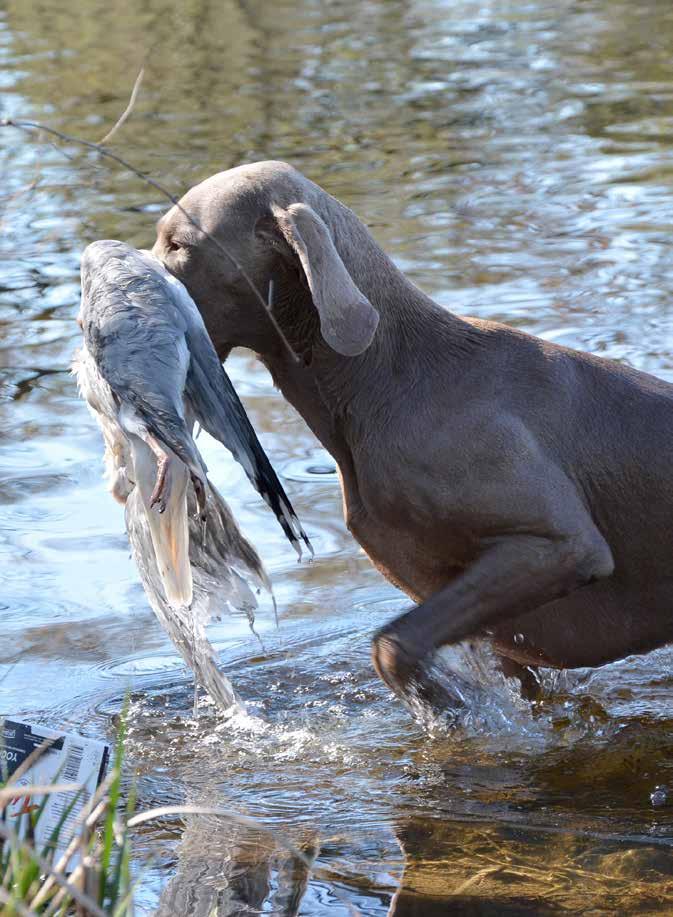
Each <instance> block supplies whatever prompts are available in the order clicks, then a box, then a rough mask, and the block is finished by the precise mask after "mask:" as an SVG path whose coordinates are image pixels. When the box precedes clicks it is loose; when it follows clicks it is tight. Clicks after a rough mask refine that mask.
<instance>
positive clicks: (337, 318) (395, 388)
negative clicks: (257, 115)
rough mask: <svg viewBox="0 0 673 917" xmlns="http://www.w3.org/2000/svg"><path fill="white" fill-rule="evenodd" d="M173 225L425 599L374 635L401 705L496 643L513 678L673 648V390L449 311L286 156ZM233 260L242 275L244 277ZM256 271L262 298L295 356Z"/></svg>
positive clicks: (371, 539) (195, 291) (212, 321)
mask: <svg viewBox="0 0 673 917" xmlns="http://www.w3.org/2000/svg"><path fill="white" fill-rule="evenodd" d="M180 206H181V207H183V208H184V209H185V210H186V211H187V212H188V213H189V214H190V215H191V216H192V217H193V218H194V219H195V221H196V222H197V223H198V224H199V227H200V229H203V230H206V231H207V232H209V233H210V234H212V235H213V236H214V237H215V239H217V241H218V243H219V245H218V244H216V243H214V242H213V240H212V239H210V238H208V237H207V236H206V235H204V233H203V232H201V231H200V230H199V229H197V228H196V227H195V226H194V225H193V224H192V223H190V221H189V219H188V218H187V217H186V216H185V214H184V213H183V212H181V210H180V208H179V207H173V209H172V210H170V212H169V213H167V214H166V215H165V216H164V217H163V218H162V219H161V220H160V222H159V224H158V236H157V241H156V244H155V246H154V250H153V251H154V254H155V255H156V256H158V257H159V258H160V259H161V260H162V261H163V262H164V264H165V265H166V267H167V268H168V269H169V270H170V271H171V272H172V273H174V274H175V275H176V276H177V277H179V278H180V280H182V281H183V282H184V283H185V284H186V285H187V287H188V289H189V291H190V292H191V294H192V296H193V297H194V299H195V301H196V303H197V305H198V307H199V309H200V310H201V312H202V314H203V317H204V319H205V322H206V325H207V327H208V330H209V332H210V334H211V336H212V338H213V342H214V344H215V347H216V349H217V352H218V355H219V356H220V358H221V359H222V360H224V359H226V357H227V355H228V354H229V352H230V351H231V349H232V347H234V346H239V345H240V346H243V347H248V348H250V349H251V350H253V351H255V352H256V353H257V354H258V355H259V357H260V359H261V360H262V362H263V363H264V364H265V365H266V366H267V367H268V369H269V371H270V372H271V375H272V376H273V379H274V381H275V383H276V384H277V385H278V386H279V388H280V390H281V391H282V393H283V395H284V396H285V397H286V398H287V400H288V401H289V402H290V403H291V404H292V405H294V407H295V408H296V409H297V410H298V411H299V413H300V414H301V415H302V417H303V418H304V419H305V421H306V422H307V424H308V425H309V427H310V428H311V430H312V431H313V432H314V433H315V435H316V436H317V437H318V439H319V440H320V442H321V443H322V444H323V446H324V447H325V448H326V449H327V450H328V451H329V452H330V453H331V454H332V456H333V457H334V459H335V460H336V462H337V464H338V466H339V472H340V479H341V486H342V490H343V506H344V514H345V519H346V523H347V525H348V528H349V530H350V532H351V533H352V534H353V535H354V537H355V538H356V539H357V540H358V541H359V542H360V544H361V545H362V546H363V548H364V549H365V551H366V552H367V554H368V555H369V557H370V558H371V560H372V562H373V563H374V564H375V566H376V567H377V568H378V569H379V570H380V571H381V573H383V575H384V576H385V577H387V578H388V579H389V580H390V581H391V582H392V583H394V584H395V585H396V586H398V587H400V588H401V589H403V590H404V591H405V592H406V593H407V594H408V595H409V596H411V598H412V599H413V600H414V602H416V603H418V604H416V606H415V607H413V608H412V609H411V611H408V612H407V613H406V614H403V615H401V616H400V617H398V618H396V619H395V620H394V621H393V622H392V623H390V624H388V625H387V626H385V627H384V628H383V629H381V630H380V631H379V632H378V633H377V634H376V635H375V637H374V641H373V659H374V665H375V666H376V669H377V671H378V672H379V674H380V675H381V677H382V678H383V679H384V681H386V682H387V684H388V685H389V686H390V687H391V688H392V689H393V690H394V691H396V692H397V693H398V694H400V695H401V696H402V697H408V693H409V691H408V689H409V688H410V687H411V686H412V685H414V684H415V685H421V686H422V685H423V684H424V683H428V682H432V679H431V677H430V676H429V674H428V667H427V663H428V662H429V660H430V659H431V658H432V653H433V651H434V650H435V649H437V648H438V647H441V646H443V645H446V644H450V643H455V642H456V641H460V640H463V639H464V638H468V637H472V636H475V637H476V636H482V637H483V636H486V637H488V638H490V640H491V642H492V645H493V647H494V649H495V650H496V652H497V653H498V654H499V656H500V657H501V658H502V659H503V667H504V669H505V671H506V672H507V673H509V674H518V675H519V677H521V678H522V681H524V674H525V672H526V669H524V667H528V666H530V667H536V666H551V667H555V668H574V667H579V666H596V665H601V664H603V663H606V662H610V661H612V660H615V659H620V658H622V657H624V656H626V655H628V654H630V653H643V652H646V651H648V650H651V649H653V648H655V647H658V646H661V645H663V644H665V643H668V642H670V641H673V386H672V385H669V384H667V383H665V382H662V381H660V380H658V379H656V378H653V377H652V376H649V375H646V374H645V373H642V372H637V371H636V370H634V369H631V368H629V367H628V366H623V365H621V364H619V363H615V362H612V361H610V360H603V359H599V358H597V357H594V356H592V355H590V354H586V353H581V352H578V351H574V350H570V349H568V348H566V347H560V346H557V345H555V344H550V343H547V342H545V341H543V340H540V339H539V338H536V337H533V336H531V335H528V334H524V333H522V332H521V331H518V330H516V329H514V328H509V327H507V326H505V325H500V324H496V323H494V322H488V321H481V320H477V319H472V318H462V317H458V316H456V315H453V314H451V313H450V312H448V311H446V310H445V309H442V308H440V307H439V306H438V305H437V304H436V303H434V302H433V301H432V300H431V299H430V298H429V297H428V296H426V295H425V294H424V293H423V292H422V291H421V290H419V289H418V288H417V287H416V286H414V284H413V283H411V281H409V280H408V279H407V278H406V277H405V276H404V274H403V273H401V272H400V271H399V270H398V269H397V268H396V267H395V265H394V264H393V263H392V261H391V260H390V259H389V258H388V257H387V256H386V255H385V253H384V252H383V251H382V250H381V249H380V248H379V246H378V245H377V244H376V242H375V241H374V239H373V238H372V236H371V235H370V234H369V232H368V231H367V229H366V228H365V226H364V225H363V224H362V223H361V222H360V220H359V219H358V218H357V217H356V216H355V214H354V213H352V211H350V210H349V209H348V208H347V207H345V206H344V205H343V204H341V203H340V202H339V201H337V200H336V199H335V198H333V197H331V196H330V195H329V194H327V193H326V192H325V191H323V190H322V189H321V188H320V187H318V186H317V185H315V184H314V183H313V182H311V181H309V180H308V179H307V178H305V177H304V176H303V175H302V174H301V173H300V172H298V171H296V170H295V169H294V168H292V167H291V166H289V165H287V164H285V163H282V162H259V163H255V164H253V165H245V166H240V167H238V168H235V169H230V170H229V171H226V172H221V173H220V174H218V175H215V176H213V177H211V178H209V179H207V180H206V181H204V182H203V183H201V184H199V185H197V186H196V187H195V188H192V189H191V190H190V191H189V192H188V193H187V194H186V195H185V196H184V197H183V198H182V200H181V202H180ZM220 246H223V247H224V248H225V249H227V250H228V251H229V252H230V253H231V254H232V255H233V257H234V258H235V260H236V261H237V262H238V267H235V266H233V264H232V262H231V260H229V259H228V258H226V257H225V256H224V254H223V252H222V249H221V247H220ZM240 268H243V271H244V272H245V273H246V274H247V275H248V276H249V278H250V279H252V281H253V282H254V284H255V285H256V286H257V287H258V288H259V289H260V290H263V291H266V290H267V289H268V288H269V281H273V286H274V289H275V295H274V299H273V314H274V316H275V319H276V320H277V322H278V324H279V325H280V327H281V328H282V330H283V332H284V334H285V336H286V338H287V340H288V341H289V342H290V344H291V345H292V348H293V349H294V351H295V353H296V354H297V355H298V356H299V360H293V359H292V358H291V355H290V353H289V351H288V349H287V348H286V347H285V346H284V345H283V342H282V339H281V338H280V336H279V334H278V333H277V331H276V330H275V329H274V327H273V325H272V323H271V321H270V319H269V316H268V315H267V314H266V313H265V311H264V309H263V308H262V307H261V306H260V304H259V302H258V300H257V299H256V298H255V296H254V294H253V293H252V291H251V288H250V285H249V283H248V282H247V280H246V278H245V276H244V274H243V273H242V272H241V270H240Z"/></svg>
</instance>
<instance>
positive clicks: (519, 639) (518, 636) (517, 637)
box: [514, 634, 524, 645]
mask: <svg viewBox="0 0 673 917" xmlns="http://www.w3.org/2000/svg"><path fill="white" fill-rule="evenodd" d="M523 641H524V636H523V634H514V642H515V643H518V644H519V645H521V644H522V643H523Z"/></svg>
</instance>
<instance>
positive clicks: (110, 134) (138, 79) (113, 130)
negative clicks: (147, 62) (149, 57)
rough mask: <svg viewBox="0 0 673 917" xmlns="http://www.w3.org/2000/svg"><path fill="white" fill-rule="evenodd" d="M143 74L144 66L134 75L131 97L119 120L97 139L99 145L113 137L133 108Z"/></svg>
mask: <svg viewBox="0 0 673 917" xmlns="http://www.w3.org/2000/svg"><path fill="white" fill-rule="evenodd" d="M144 75H145V68H144V67H141V68H140V73H139V74H138V76H137V77H136V81H135V83H134V84H133V89H132V90H131V98H130V99H129V104H128V105H127V106H126V108H125V109H124V111H123V112H122V114H121V115H120V117H119V120H118V121H117V123H116V124H115V125H114V127H112V128H111V129H110V130H109V131H108V132H107V134H106V135H105V136H104V137H103V139H102V140H99V141H98V143H99V145H100V146H102V145H103V144H104V143H107V142H108V141H109V140H111V139H112V138H113V137H114V135H115V134H116V133H117V131H118V130H119V128H120V127H121V126H122V125H123V124H124V122H125V121H126V120H127V118H128V117H129V115H130V114H131V112H132V111H133V108H134V106H135V104H136V99H137V98H138V90H139V89H140V84H141V83H142V81H143V77H144Z"/></svg>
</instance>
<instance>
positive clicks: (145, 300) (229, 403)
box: [73, 240, 313, 694]
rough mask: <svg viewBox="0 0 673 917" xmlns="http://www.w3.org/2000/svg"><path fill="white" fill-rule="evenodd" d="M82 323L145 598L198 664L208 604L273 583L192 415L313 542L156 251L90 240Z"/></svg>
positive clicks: (83, 386) (240, 599)
mask: <svg viewBox="0 0 673 917" xmlns="http://www.w3.org/2000/svg"><path fill="white" fill-rule="evenodd" d="M78 323H79V324H80V326H81V328H82V332H83V336H84V343H83V346H82V348H81V349H80V351H79V352H78V354H77V355H76V357H75V361H74V364H73V368H74V371H75V373H76V375H77V379H78V385H79V388H80V392H81V394H82V396H83V397H84V399H85V400H86V402H87V404H88V405H89V407H90V408H91V410H92V412H93V414H94V416H95V417H96V419H97V421H98V423H99V425H100V427H101V430H102V433H103V437H104V440H105V446H106V449H105V460H106V468H107V474H108V477H109V479H110V490H111V492H112V494H113V496H114V497H115V498H116V499H117V500H118V501H120V502H121V503H123V504H125V507H126V527H127V531H128V533H129V538H130V541H131V545H132V549H133V554H134V558H135V560H136V563H137V565H138V568H139V571H140V574H141V578H142V580H143V586H144V587H145V591H146V593H147V595H148V598H149V600H150V603H151V604H152V607H153V608H154V611H155V612H156V614H157V616H158V617H159V619H160V621H161V622H162V624H163V625H164V626H165V627H166V628H167V629H168V630H169V633H170V634H171V637H172V638H173V640H174V641H175V642H176V645H177V646H178V649H179V650H180V652H181V654H182V655H183V658H185V660H186V661H188V662H189V664H190V665H192V666H193V658H192V657H193V656H194V646H192V647H191V648H190V646H189V644H190V641H191V642H192V643H195V641H196V637H195V634H197V631H198V630H199V627H202V625H203V624H204V623H205V620H206V619H207V618H208V617H210V616H211V615H212V610H213V605H214V606H215V607H216V608H221V606H222V604H223V603H229V604H231V605H233V606H234V607H236V608H242V609H243V610H245V611H246V612H247V613H248V614H250V612H251V610H252V609H253V608H254V607H255V604H256V602H255V599H254V595H253V592H252V591H251V589H250V586H249V585H248V582H252V584H253V585H254V586H260V585H261V586H264V587H269V581H268V577H267V575H266V573H265V571H264V568H263V566H262V563H261V561H260V558H259V556H258V555H257V552H256V551H255V549H254V548H253V547H252V545H251V544H250V543H249V542H248V541H247V540H246V539H245V538H244V536H243V535H242V534H241V532H240V530H239V528H238V526H237V524H236V521H235V519H234V518H233V516H232V514H231V512H230V510H229V508H228V507H227V505H226V503H225V502H224V500H223V499H222V497H221V496H220V495H219V494H218V493H217V491H216V490H215V488H214V487H213V486H212V484H211V483H210V482H209V480H208V478H207V468H206V465H205V463H204V461H203V458H202V457H201V455H200V453H199V450H198V449H197V447H196V444H195V442H194V439H193V436H192V431H193V429H194V425H195V423H196V422H197V421H198V422H199V423H200V425H201V426H202V427H203V428H204V429H205V430H207V431H208V433H210V434H211V436H213V437H214V438H216V439H217V440H219V441H220V442H221V443H222V444H223V445H225V446H226V448H227V449H229V451H230V452H231V453H232V455H233V456H234V458H235V459H236V460H237V461H238V462H239V463H240V464H241V465H242V467H243V468H244V470H245V472H246V475H247V476H248V478H249V480H250V481H251V483H252V484H253V486H254V487H255V489H256V490H257V491H258V492H259V493H260V494H261V496H262V497H263V498H264V500H265V501H266V502H267V504H268V505H269V506H270V508H271V509H272V510H273V512H274V513H275V515H276V517H277V519H278V521H279V523H280V525H281V527H282V529H283V531H284V533H285V535H286V536H287V538H288V539H289V540H290V542H291V543H292V545H293V546H294V547H295V549H296V550H297V552H298V553H299V555H300V556H301V544H302V543H303V544H304V545H305V546H306V547H307V548H308V549H309V551H310V552H311V553H313V552H312V548H311V545H310V542H309V540H308V538H307V536H306V533H305V532H304V530H303V528H302V527H301V525H300V523H299V521H298V519H297V516H296V514H295V512H294V510H293V509H292V505H291V504H290V501H289V499H288V497H287V495H286V494H285V491H284V490H283V487H282V485H281V484H280V481H279V480H278V478H277V476H276V474H275V472H274V470H273V468H272V467H271V464H270V462H269V460H268V458H267V456H266V454H265V452H264V450H263V449H262V446H261V445H260V443H259V441H258V439H257V436H256V434H255V431H254V430H253V428H252V425H251V424H250V421H249V420H248V417H247V415H246V413H245V410H244V408H243V406H242V404H241V402H240V400H239V399H238V396H237V395H236V392H235V391H234V388H233V386H232V384H231V382H230V380H229V378H228V377H227V375H226V374H225V372H224V369H223V368H222V365H221V363H220V361H219V359H218V357H217V355H216V353H215V350H214V348H213V346H212V344H211V341H210V338H209V337H208V333H207V331H206V329H205V326H204V324H203V320H202V319H201V316H200V314H199V312H198V310H197V308H196V306H195V305H194V303H193V301H192V299H191V297H190V296H189V294H188V293H187V291H186V290H185V288H184V287H183V286H182V284H181V283H180V281H178V280H177V279H176V278H174V277H172V276H171V275H170V274H169V273H168V272H167V271H166V270H165V269H164V268H163V266H162V265H161V264H160V262H158V261H157V260H156V259H155V258H154V257H153V256H152V255H151V254H150V253H149V252H142V251H137V250H136V249H133V248H131V247H130V246H128V245H126V244H124V243H122V242H116V241H111V240H106V241H100V242H94V243H93V244H92V245H89V246H88V247H87V248H86V250H85V251H84V254H83V257H82V301H81V307H80V312H79V315H78ZM195 597H196V598H197V599H198V601H197V602H196V605H197V606H198V607H196V608H192V603H193V599H194V598H195ZM204 639H205V636H204ZM197 642H198V641H197ZM208 655H209V656H210V657H212V652H209V654H208ZM187 657H189V658H187ZM190 660H191V661H190ZM213 665H214V663H213ZM211 694H212V691H211Z"/></svg>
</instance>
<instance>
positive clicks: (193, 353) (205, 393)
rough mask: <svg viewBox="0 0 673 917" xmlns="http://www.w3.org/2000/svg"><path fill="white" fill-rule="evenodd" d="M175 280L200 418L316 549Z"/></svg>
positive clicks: (189, 386)
mask: <svg viewBox="0 0 673 917" xmlns="http://www.w3.org/2000/svg"><path fill="white" fill-rule="evenodd" d="M168 276H169V277H170V275H168ZM169 283H170V289H171V293H172V298H173V302H174V303H175V306H176V308H178V309H179V310H180V311H181V313H182V315H183V317H184V319H185V325H186V330H185V336H186V340H187V346H188V347H189V355H190V360H189V369H188V371H187V380H186V393H187V397H188V398H189V400H190V402H191V405H192V408H193V410H194V413H195V415H196V417H197V419H198V421H199V423H200V424H201V426H202V427H203V428H204V429H205V430H207V431H208V433H210V435H211V436H214V437H215V439H217V440H219V442H221V443H222V444H223V445H224V446H226V448H227V449H228V450H229V451H230V452H231V454H232V455H233V457H234V458H235V459H236V461H237V462H239V464H240V465H242V467H243V469H244V471H245V473H246V475H247V476H248V478H249V480H250V482H251V483H252V485H253V487H254V488H255V489H256V490H257V492H258V493H259V494H260V495H261V496H262V497H263V498H264V500H265V501H266V503H267V504H268V505H269V507H270V508H271V510H272V511H273V512H274V514H275V516H276V518H277V519H278V522H279V523H280V525H281V528H282V529H283V531H284V533H285V535H286V537H287V538H288V540H289V541H290V543H291V544H292V545H293V546H294V547H295V549H296V550H297V552H298V553H299V555H300V556H301V542H303V543H304V544H305V545H306V547H307V548H308V550H309V551H310V553H311V554H313V547H312V546H311V542H310V541H309V539H308V537H307V535H306V533H305V532H304V529H303V528H302V526H301V523H300V522H299V519H298V518H297V515H296V513H295V511H294V509H293V508H292V504H291V503H290V500H289V498H288V496H287V494H286V493H285V490H284V489H283V485H282V484H281V483H280V481H279V480H278V476H277V475H276V472H275V471H274V470H273V468H272V467H271V463H270V462H269V459H268V458H267V455H266V453H265V452H264V449H263V448H262V445H261V443H260V442H259V440H258V439H257V434H256V433H255V431H254V429H253V426H252V424H251V423H250V421H249V419H248V415H247V414H246V413H245V408H244V407H243V405H242V404H241V401H240V399H239V397H238V395H237V394H236V391H235V389H234V387H233V385H232V384H231V381H230V379H229V377H228V376H227V374H226V373H225V371H224V368H223V366H222V364H221V363H220V360H219V358H218V356H217V353H216V352H215V348H214V347H213V344H212V342H211V340H210V337H209V335H208V332H207V330H206V326H205V325H204V323H203V319H202V318H201V315H200V313H199V311H198V309H197V308H196V305H195V304H194V301H193V300H192V298H191V296H190V295H189V293H188V292H187V290H186V288H185V287H184V286H183V285H182V284H181V283H180V282H179V281H177V280H176V279H175V278H174V277H170V281H169Z"/></svg>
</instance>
